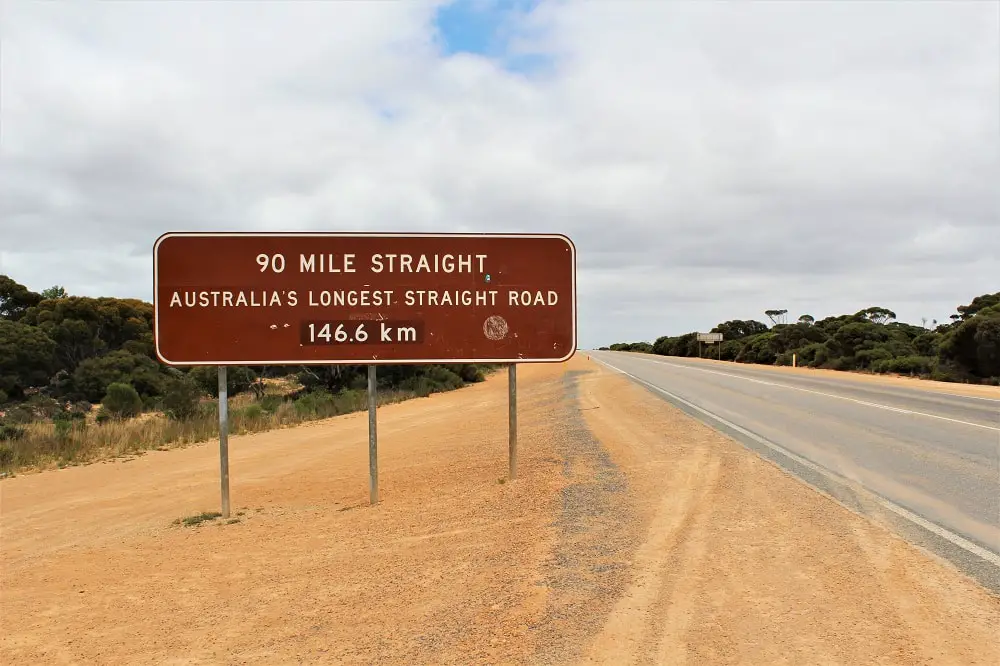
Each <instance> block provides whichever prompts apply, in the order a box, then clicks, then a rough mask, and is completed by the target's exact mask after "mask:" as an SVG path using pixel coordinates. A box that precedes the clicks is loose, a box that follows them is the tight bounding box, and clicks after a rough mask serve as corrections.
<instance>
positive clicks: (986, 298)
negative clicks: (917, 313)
mask: <svg viewBox="0 0 1000 666" xmlns="http://www.w3.org/2000/svg"><path fill="white" fill-rule="evenodd" d="M764 314H765V316H766V317H767V318H768V320H769V321H770V325H768V324H766V323H764V322H761V321H756V320H752V319H751V320H739V319H733V320H730V321H726V322H723V323H721V324H719V325H718V326H716V327H714V328H713V329H712V330H711V331H710V332H712V333H722V335H723V342H722V344H721V348H718V347H715V346H714V345H713V346H712V348H711V349H710V350H709V346H708V345H703V344H702V343H699V342H698V333H697V332H692V333H685V334H684V335H678V336H663V337H660V338H658V339H657V340H655V341H654V342H651V343H650V342H631V343H616V344H613V345H610V346H609V347H602V349H610V350H612V351H633V352H643V353H648V354H659V355H662V356H688V357H698V356H699V355H702V356H706V357H710V358H721V359H722V360H724V361H735V362H737V363H759V364H764V365H792V360H793V356H794V358H795V360H796V363H797V364H798V365H803V366H809V367H814V368H827V369H831V370H849V371H866V372H875V373H892V374H905V375H911V376H918V377H923V378H929V379H935V380H939V381H949V382H969V383H985V384H993V385H1000V292H997V293H994V294H983V295H981V296H977V297H976V298H974V299H972V302H971V303H969V304H967V305H960V306H958V308H957V311H956V313H955V314H953V315H951V317H950V320H949V321H948V322H944V323H938V322H937V321H936V320H934V321H931V322H930V325H928V321H927V320H926V319H924V320H923V321H922V322H921V325H920V326H917V325H914V324H907V323H903V322H899V321H896V314H895V313H894V312H893V311H891V310H889V309H887V308H884V307H878V306H874V307H870V308H866V309H864V310H860V311H858V312H855V313H854V314H845V315H840V316H835V317H826V318H825V319H820V320H818V321H817V320H816V319H815V318H814V317H812V316H811V315H808V314H804V315H801V316H800V317H799V318H798V319H797V320H796V321H794V322H793V323H789V322H788V321H787V314H788V310H786V309H772V310H766V311H765V312H764Z"/></svg>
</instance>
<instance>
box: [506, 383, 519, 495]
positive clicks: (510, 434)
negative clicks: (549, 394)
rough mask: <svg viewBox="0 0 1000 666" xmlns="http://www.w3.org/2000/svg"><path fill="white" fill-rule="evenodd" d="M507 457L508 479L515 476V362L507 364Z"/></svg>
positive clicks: (512, 478)
mask: <svg viewBox="0 0 1000 666" xmlns="http://www.w3.org/2000/svg"><path fill="white" fill-rule="evenodd" d="M507 411H508V414H507V458H508V463H509V464H510V472H509V476H510V480H511V481H513V480H514V479H516V478H517V364H516V363H511V364H510V365H509V366H507Z"/></svg>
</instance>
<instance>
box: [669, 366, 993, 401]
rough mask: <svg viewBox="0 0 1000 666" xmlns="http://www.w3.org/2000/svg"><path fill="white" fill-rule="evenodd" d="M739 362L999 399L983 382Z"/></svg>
mask: <svg viewBox="0 0 1000 666" xmlns="http://www.w3.org/2000/svg"><path fill="white" fill-rule="evenodd" d="M655 358H657V359H659V360H670V357H669V356H656V357H655ZM684 361H685V362H686V361H694V362H695V363H705V364H707V365H721V366H726V367H732V366H733V363H732V362H731V361H717V360H715V359H708V358H702V359H698V358H690V359H689V358H685V359H684ZM740 365H744V366H745V367H752V368H754V369H759V370H767V371H771V372H775V373H792V374H796V373H797V374H803V375H806V376H810V377H830V378H832V379H843V380H845V381H858V382H872V383H876V384H883V385H886V386H899V387H901V388H915V389H921V390H926V391H940V392H942V393H954V394H956V395H968V396H972V397H976V398H991V399H993V400H1000V386H987V385H985V384H960V383H957V382H938V381H933V380H930V379H920V378H919V377H904V376H900V375H875V374H866V373H863V372H844V371H842V370H826V369H821V368H809V367H804V368H803V367H798V368H793V367H791V366H788V365H758V364H756V363H753V364H749V365H747V364H740Z"/></svg>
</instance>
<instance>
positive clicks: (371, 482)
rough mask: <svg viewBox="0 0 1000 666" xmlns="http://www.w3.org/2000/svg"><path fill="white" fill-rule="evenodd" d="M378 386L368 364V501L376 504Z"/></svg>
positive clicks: (371, 366) (371, 368)
mask: <svg viewBox="0 0 1000 666" xmlns="http://www.w3.org/2000/svg"><path fill="white" fill-rule="evenodd" d="M377 407H378V386H377V385H376V383H375V366H374V365H369V366H368V502H369V504H371V505H372V506H374V505H376V504H378V432H377V431H376V428H377V426H378V423H377V421H378V419H376V417H375V416H376V409H377Z"/></svg>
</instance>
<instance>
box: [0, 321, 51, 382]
mask: <svg viewBox="0 0 1000 666" xmlns="http://www.w3.org/2000/svg"><path fill="white" fill-rule="evenodd" d="M55 347H56V343H55V342H53V341H52V340H51V339H50V338H49V337H48V336H46V335H45V333H43V332H41V331H40V330H38V329H37V328H35V327H34V326H28V325H27V324H24V323H22V322H20V321H9V320H7V319H0V391H3V392H4V393H6V394H7V396H8V397H9V398H13V399H15V400H17V399H20V398H22V397H24V391H25V389H27V388H31V387H33V386H44V385H46V384H48V382H49V377H50V375H51V373H52V370H53V368H54V366H55V356H54V354H55Z"/></svg>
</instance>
